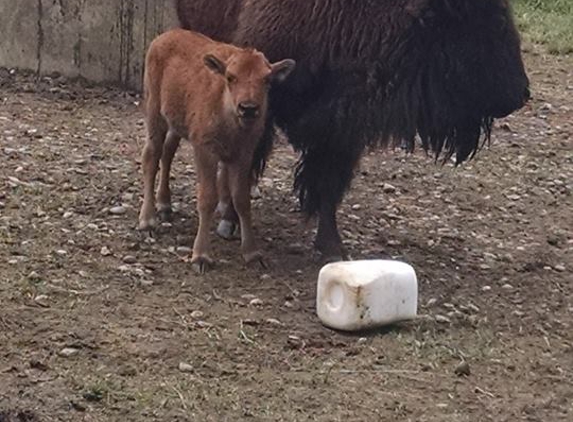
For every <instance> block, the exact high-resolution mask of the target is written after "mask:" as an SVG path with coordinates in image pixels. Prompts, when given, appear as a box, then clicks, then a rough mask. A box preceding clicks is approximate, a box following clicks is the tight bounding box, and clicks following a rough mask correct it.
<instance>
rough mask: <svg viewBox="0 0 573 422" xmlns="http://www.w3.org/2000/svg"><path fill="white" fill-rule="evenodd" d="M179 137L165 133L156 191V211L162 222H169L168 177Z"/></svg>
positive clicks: (169, 191) (169, 195)
mask: <svg viewBox="0 0 573 422" xmlns="http://www.w3.org/2000/svg"><path fill="white" fill-rule="evenodd" d="M180 142H181V137H179V136H178V135H177V134H176V133H174V132H173V131H169V132H168V133H167V137H166V139H165V144H164V145H163V154H162V155H161V167H160V173H159V188H158V189H157V211H158V212H159V217H160V218H161V219H162V220H164V221H169V220H171V213H172V209H171V189H170V187H169V176H170V174H171V163H173V157H174V156H175V153H176V152H177V148H179V143H180Z"/></svg>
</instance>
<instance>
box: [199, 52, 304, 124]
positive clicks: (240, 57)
mask: <svg viewBox="0 0 573 422" xmlns="http://www.w3.org/2000/svg"><path fill="white" fill-rule="evenodd" d="M204 61H205V65H206V66H207V67H208V68H209V69H210V70H211V71H212V72H214V73H216V74H218V75H220V76H221V77H222V78H225V102H226V104H227V105H228V106H229V108H230V109H231V110H232V111H233V112H234V113H235V115H236V117H237V118H238V120H239V122H240V123H241V124H242V125H243V126H248V125H251V124H252V123H253V122H255V121H256V120H257V119H258V118H259V117H261V116H263V115H264V114H265V113H266V110H267V102H268V90H269V88H270V87H271V85H273V84H275V83H281V82H282V81H284V80H285V79H286V78H287V76H288V75H289V74H290V73H291V72H292V70H293V69H294V67H295V62H294V60H290V59H286V60H282V61H280V62H277V63H274V64H270V63H269V62H268V61H267V60H266V58H265V56H264V55H263V54H262V53H260V52H258V51H256V50H250V49H249V50H244V51H242V52H240V53H236V54H233V55H232V56H231V57H230V58H229V59H228V60H227V61H226V62H225V61H223V60H220V59H219V58H218V57H217V56H215V55H214V54H207V55H206V56H205V58H204Z"/></svg>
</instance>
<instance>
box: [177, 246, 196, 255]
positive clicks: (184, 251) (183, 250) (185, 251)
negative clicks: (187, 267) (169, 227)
mask: <svg viewBox="0 0 573 422" xmlns="http://www.w3.org/2000/svg"><path fill="white" fill-rule="evenodd" d="M175 250H176V252H177V253H178V254H179V255H190V254H191V252H193V249H191V248H190V247H188V246H177V249H175Z"/></svg>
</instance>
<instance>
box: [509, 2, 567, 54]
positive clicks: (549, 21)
mask: <svg viewBox="0 0 573 422" xmlns="http://www.w3.org/2000/svg"><path fill="white" fill-rule="evenodd" d="M512 4H513V10H514V13H515V16H516V18H517V22H518V25H519V29H520V30H521V32H522V34H523V37H524V38H525V39H526V40H528V41H530V42H532V43H536V44H543V45H545V46H546V47H547V49H548V51H549V52H550V53H553V54H570V53H573V0H513V1H512Z"/></svg>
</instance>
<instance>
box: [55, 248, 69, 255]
mask: <svg viewBox="0 0 573 422" xmlns="http://www.w3.org/2000/svg"><path fill="white" fill-rule="evenodd" d="M67 254H68V251H66V250H64V249H58V250H57V251H56V255H59V256H65V255H67Z"/></svg>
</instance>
